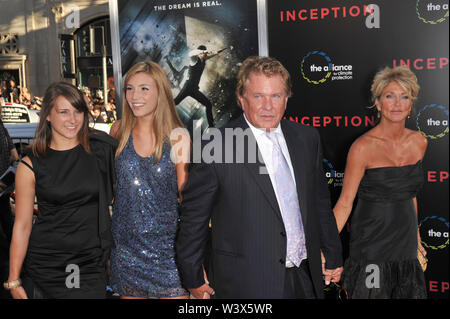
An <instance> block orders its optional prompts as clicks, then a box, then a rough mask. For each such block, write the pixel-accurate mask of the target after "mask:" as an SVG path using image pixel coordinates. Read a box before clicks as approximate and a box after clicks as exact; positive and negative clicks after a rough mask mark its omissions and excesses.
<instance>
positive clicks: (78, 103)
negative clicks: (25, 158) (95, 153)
mask: <svg viewBox="0 0 450 319" xmlns="http://www.w3.org/2000/svg"><path fill="white" fill-rule="evenodd" d="M60 96H62V97H64V98H66V100H67V101H68V102H69V103H70V104H71V105H72V106H73V107H74V108H75V109H77V110H78V111H80V112H82V113H83V119H84V120H83V125H82V127H81V129H80V131H79V132H78V141H79V142H80V144H81V146H82V147H83V148H84V150H85V151H86V152H88V153H90V148H89V118H88V115H89V108H88V106H87V103H86V99H85V97H84V95H83V93H81V92H80V90H78V89H77V87H75V86H74V85H72V84H69V83H66V82H56V83H53V84H50V86H49V87H48V88H47V90H46V91H45V95H44V100H43V101H42V109H41V112H40V114H39V117H40V120H39V125H38V127H37V129H36V133H35V135H34V142H33V146H32V149H33V154H34V155H35V156H45V152H46V150H47V148H48V147H49V146H50V142H51V140H52V128H51V125H50V122H48V121H47V117H48V115H49V114H50V111H51V110H52V109H53V107H54V106H55V102H56V99H57V98H58V97H60Z"/></svg>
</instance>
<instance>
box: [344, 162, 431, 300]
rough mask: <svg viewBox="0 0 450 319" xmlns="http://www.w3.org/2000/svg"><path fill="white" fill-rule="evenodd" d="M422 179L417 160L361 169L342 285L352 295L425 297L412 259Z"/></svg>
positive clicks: (385, 297) (401, 297)
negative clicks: (416, 207) (416, 208)
mask: <svg viewBox="0 0 450 319" xmlns="http://www.w3.org/2000/svg"><path fill="white" fill-rule="evenodd" d="M423 182H424V174H423V169H422V162H421V161H419V162H417V163H416V164H413V165H406V166H400V167H379V168H372V169H367V170H366V172H365V174H364V176H363V178H362V180H361V183H360V186H359V189H358V203H357V206H356V208H355V211H354V212H353V216H352V219H351V226H350V255H349V258H348V259H347V260H346V262H345V265H344V273H343V277H342V280H343V285H344V287H345V289H347V291H348V293H349V297H350V298H353V299H360V298H361V299H397V298H400V299H405V298H407V299H416V298H426V297H427V293H426V287H425V277H424V274H423V271H422V269H421V267H420V264H419V261H418V259H417V229H418V226H417V214H416V210H415V208H414V204H413V200H412V199H413V198H414V197H415V196H416V194H417V192H418V191H419V189H420V188H421V186H422V184H423Z"/></svg>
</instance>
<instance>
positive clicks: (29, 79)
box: [0, 0, 113, 96]
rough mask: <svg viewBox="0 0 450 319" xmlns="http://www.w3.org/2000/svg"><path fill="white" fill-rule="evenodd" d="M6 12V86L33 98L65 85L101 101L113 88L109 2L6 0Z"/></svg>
mask: <svg viewBox="0 0 450 319" xmlns="http://www.w3.org/2000/svg"><path fill="white" fill-rule="evenodd" d="M0 8H1V10H0V81H2V82H3V83H7V84H8V85H9V81H10V80H14V81H15V82H16V84H17V85H19V86H20V87H27V88H28V89H29V90H30V92H31V94H32V95H33V96H42V95H43V94H44V91H45V89H46V87H47V86H48V85H49V84H50V83H52V82H54V81H60V80H64V81H68V82H71V83H73V84H75V85H77V86H79V87H89V88H90V89H91V92H92V91H95V92H96V93H98V94H99V95H100V96H103V92H106V90H105V87H104V86H105V84H106V85H107V87H109V88H111V87H112V86H113V63H112V57H111V43H110V39H111V36H110V26H109V6H108V0H59V1H56V0H53V1H52V0H14V1H11V0H0ZM105 61H106V63H105ZM105 71H106V72H105ZM105 74H106V75H105Z"/></svg>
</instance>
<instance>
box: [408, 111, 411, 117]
mask: <svg viewBox="0 0 450 319" xmlns="http://www.w3.org/2000/svg"><path fill="white" fill-rule="evenodd" d="M408 118H411V110H409V113H408Z"/></svg>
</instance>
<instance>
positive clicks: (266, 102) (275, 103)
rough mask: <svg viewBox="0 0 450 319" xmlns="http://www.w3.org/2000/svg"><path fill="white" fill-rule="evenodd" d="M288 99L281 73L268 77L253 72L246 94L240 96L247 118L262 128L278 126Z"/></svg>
mask: <svg viewBox="0 0 450 319" xmlns="http://www.w3.org/2000/svg"><path fill="white" fill-rule="evenodd" d="M287 100H288V96H287V94H286V92H285V88H284V85H283V78H282V77H281V75H279V74H277V75H274V76H271V77H268V76H266V75H264V74H262V73H251V74H250V76H249V79H248V83H247V89H246V90H245V92H244V95H243V96H239V101H240V102H241V105H242V109H243V110H244V113H245V117H246V118H247V120H248V121H249V122H250V123H251V124H252V125H253V126H255V127H257V128H262V129H270V128H276V127H277V126H278V124H279V123H280V121H281V119H282V117H283V114H284V111H285V110H286V104H287Z"/></svg>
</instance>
